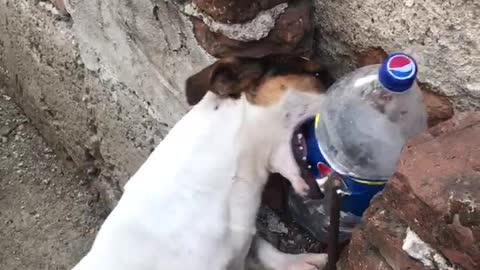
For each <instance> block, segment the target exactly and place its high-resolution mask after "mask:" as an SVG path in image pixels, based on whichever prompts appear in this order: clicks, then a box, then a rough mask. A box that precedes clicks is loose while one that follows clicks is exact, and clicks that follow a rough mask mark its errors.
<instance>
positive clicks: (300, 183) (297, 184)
mask: <svg viewBox="0 0 480 270" xmlns="http://www.w3.org/2000/svg"><path fill="white" fill-rule="evenodd" d="M289 181H290V183H291V184H292V187H293V190H295V192H296V193H297V194H298V195H300V196H302V197H306V196H307V195H308V191H309V190H310V187H309V186H308V185H307V183H306V182H305V181H304V180H303V179H302V178H294V180H291V179H289Z"/></svg>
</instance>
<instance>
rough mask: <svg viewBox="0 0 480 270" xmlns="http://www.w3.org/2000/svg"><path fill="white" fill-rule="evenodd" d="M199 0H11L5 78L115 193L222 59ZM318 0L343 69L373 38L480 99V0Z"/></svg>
mask: <svg viewBox="0 0 480 270" xmlns="http://www.w3.org/2000/svg"><path fill="white" fill-rule="evenodd" d="M198 1H200V0H198ZM53 2H55V3H57V4H58V3H61V4H63V1H61V0H55V1H53ZM188 2H189V1H173V0H171V1H164V0H138V1H132V0H91V1H83V0H69V1H66V2H65V4H66V10H67V11H68V12H69V13H70V14H71V17H69V16H65V15H64V12H58V10H56V9H55V8H54V7H53V6H52V5H51V4H50V2H48V1H47V2H45V1H38V0H0V83H1V84H5V85H6V86H7V89H10V90H9V91H10V93H9V94H11V95H12V96H13V97H14V98H15V100H16V101H17V102H18V103H19V104H20V105H21V106H22V107H23V108H24V110H25V111H26V112H27V114H28V115H29V117H30V118H31V119H32V120H33V121H34V123H35V125H36V126H37V127H38V128H39V130H40V131H41V132H42V133H43V134H44V135H45V137H46V138H47V139H48V140H50V142H51V143H54V144H55V145H57V148H62V149H64V151H65V152H66V153H68V155H69V156H70V157H71V158H72V159H74V160H75V162H77V164H79V165H81V167H82V168H85V170H86V171H87V172H88V173H89V175H90V176H91V177H92V180H93V181H95V183H96V185H97V186H98V187H100V190H101V191H102V192H104V194H105V198H106V199H107V200H108V201H110V202H112V203H114V202H115V200H116V198H118V195H119V194H120V192H121V187H122V186H123V184H124V183H125V182H126V181H127V180H128V178H129V176H130V175H131V174H132V173H133V172H135V170H136V169H137V168H138V167H139V166H140V164H141V163H142V162H143V161H144V160H145V158H146V157H147V156H148V154H149V153H150V151H151V150H152V149H153V148H154V147H155V145H157V144H158V143H159V142H160V141H161V139H162V138H163V136H164V135H165V134H166V133H167V132H168V130H169V128H170V127H171V126H172V125H173V124H174V123H175V122H176V121H177V120H178V119H179V118H180V117H181V115H182V114H184V113H185V112H186V111H187V110H188V107H187V106H186V103H185V101H184V97H183V93H182V92H183V83H184V80H185V78H186V77H187V76H188V75H190V74H191V73H193V72H194V71H196V70H199V69H200V68H201V67H203V66H205V65H206V64H208V63H210V62H211V61H213V58H212V57H210V56H209V55H208V54H207V53H205V52H204V51H203V50H202V49H201V48H200V47H199V46H198V45H197V42H196V41H195V37H194V34H193V32H192V25H191V23H190V21H189V19H188V18H187V17H185V15H183V14H182V13H181V12H179V11H178V9H177V8H178V7H180V8H183V7H184V4H185V3H188ZM277 2H282V1H277ZM60 6H62V5H60ZM314 7H315V12H314V17H313V18H314V22H315V42H314V46H315V47H314V51H315V52H316V53H317V54H319V55H320V56H321V59H323V60H324V61H325V63H328V64H330V65H331V66H332V70H333V71H334V73H335V74H336V75H337V76H339V75H341V74H343V73H345V72H346V71H348V70H351V69H352V68H353V67H354V66H356V65H357V64H358V62H359V61H360V60H359V58H360V57H365V55H364V53H365V52H366V53H367V55H366V57H367V58H368V57H370V56H369V55H368V53H369V52H370V51H371V50H372V49H375V50H373V51H374V52H375V51H380V52H381V53H382V52H383V51H386V52H393V51H397V50H406V51H407V52H411V53H412V54H414V56H415V57H416V58H417V60H418V62H419V64H420V74H419V77H420V80H421V81H422V82H424V83H426V85H427V86H428V87H429V88H431V89H432V90H433V91H436V92H439V93H443V94H446V95H448V96H449V97H450V98H451V100H452V101H453V102H454V105H455V107H456V109H457V110H469V109H479V108H480V85H479V84H480V82H479V80H480V79H479V78H480V76H479V75H480V50H479V41H480V24H479V23H478V17H479V16H478V15H479V14H478V13H479V10H480V7H479V2H478V1H474V0H465V1H461V0H452V1H441V0H431V1H420V0H406V1H401V2H398V1H389V0H376V1H374V0H354V1H334V0H315V1H314ZM287 11H288V9H287ZM295 12H296V11H295ZM299 16H300V15H299ZM301 16H304V15H301ZM291 18H292V17H291ZM293 18H295V17H293ZM300 18H302V17H300ZM285 20H286V21H288V18H287V19H285ZM289 23H291V22H289ZM288 25H289V24H285V25H282V27H283V28H285V26H288ZM282 27H280V28H279V29H282ZM305 29H306V30H305V31H309V29H308V27H306V28H305ZM287 30H288V27H287V28H286V30H285V31H287ZM275 31H277V30H275ZM278 31H281V30H278ZM278 31H277V32H276V33H275V35H276V36H282V35H281V33H279V32H278ZM305 35H306V34H305ZM283 36H284V37H285V38H286V39H288V38H290V35H289V34H288V33H287V34H285V35H283ZM258 42H260V43H261V40H260V41H258ZM269 42H271V43H272V42H277V39H275V38H274V39H270V40H269ZM269 44H270V43H269ZM302 44H303V45H302V46H305V44H308V43H302ZM219 46H221V44H220V45H219ZM372 57H373V56H372ZM367 61H368V59H367Z"/></svg>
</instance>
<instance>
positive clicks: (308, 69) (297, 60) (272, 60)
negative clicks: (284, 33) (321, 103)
mask: <svg viewBox="0 0 480 270" xmlns="http://www.w3.org/2000/svg"><path fill="white" fill-rule="evenodd" d="M263 61H264V62H265V63H268V66H269V67H273V68H274V70H276V73H277V75H281V74H295V73H297V74H312V75H315V77H317V79H319V80H320V81H321V82H322V84H323V85H324V86H325V87H329V86H330V85H331V84H332V83H333V82H334V78H333V77H332V75H331V74H330V72H329V68H328V67H326V66H323V65H321V64H320V63H321V61H320V60H319V59H318V57H313V58H306V57H300V56H296V55H291V54H272V55H268V56H265V57H264V59H263Z"/></svg>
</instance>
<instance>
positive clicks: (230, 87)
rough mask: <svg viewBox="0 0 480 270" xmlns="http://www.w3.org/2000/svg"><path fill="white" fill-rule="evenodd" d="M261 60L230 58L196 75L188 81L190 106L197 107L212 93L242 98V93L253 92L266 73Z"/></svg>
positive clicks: (187, 90)
mask: <svg viewBox="0 0 480 270" xmlns="http://www.w3.org/2000/svg"><path fill="white" fill-rule="evenodd" d="M264 70H265V69H264V66H263V63H262V61H260V60H259V59H252V58H237V57H228V58H223V59H221V60H218V61H217V62H215V63H213V64H212V65H210V66H208V67H206V68H204V69H203V70H201V71H200V72H198V73H197V74H194V75H193V76H191V77H190V78H188V79H187V81H186V89H185V90H186V95H187V102H188V104H189V105H195V104H197V103H198V102H200V100H202V98H203V97H204V96H205V94H206V93H207V91H209V90H210V91H212V92H214V93H215V94H217V95H219V96H221V97H232V98H238V97H240V95H241V93H242V92H247V91H253V90H254V89H255V88H256V86H257V85H258V83H259V81H260V79H261V78H262V76H263V74H264V73H265V72H264Z"/></svg>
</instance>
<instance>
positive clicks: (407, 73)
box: [378, 53, 417, 93]
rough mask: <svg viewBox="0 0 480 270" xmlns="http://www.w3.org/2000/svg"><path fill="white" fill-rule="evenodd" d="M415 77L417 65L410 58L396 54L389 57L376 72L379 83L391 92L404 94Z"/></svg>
mask: <svg viewBox="0 0 480 270" xmlns="http://www.w3.org/2000/svg"><path fill="white" fill-rule="evenodd" d="M416 77H417V64H416V63H415V60H413V58H412V57H410V56H408V55H406V54H403V53H396V54H392V55H390V56H389V57H388V58H387V59H386V60H385V61H384V62H383V64H382V65H381V67H380V69H379V71H378V78H379V80H380V83H381V84H382V85H383V86H384V87H385V88H386V89H388V90H390V91H392V92H398V93H400V92H404V91H406V90H408V89H410V87H412V85H413V83H414V82H415V79H416Z"/></svg>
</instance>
